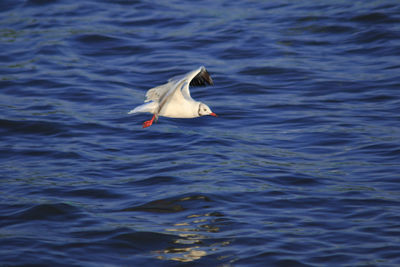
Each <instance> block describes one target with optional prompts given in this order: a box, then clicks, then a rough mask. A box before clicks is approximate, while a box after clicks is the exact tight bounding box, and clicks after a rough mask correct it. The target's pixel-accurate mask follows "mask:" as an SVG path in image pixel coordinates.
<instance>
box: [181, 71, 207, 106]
mask: <svg viewBox="0 0 400 267" xmlns="http://www.w3.org/2000/svg"><path fill="white" fill-rule="evenodd" d="M184 79H186V81H187V82H188V83H187V84H186V85H185V86H183V87H182V95H183V96H184V97H185V98H188V99H191V98H192V97H191V96H190V91H189V86H206V85H213V84H214V82H213V80H212V79H211V76H210V74H209V73H208V71H207V70H206V68H205V67H203V66H201V67H200V68H198V69H196V70H194V71H191V72H189V73H188V74H186V75H185V76H184Z"/></svg>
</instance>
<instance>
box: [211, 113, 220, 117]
mask: <svg viewBox="0 0 400 267" xmlns="http://www.w3.org/2000/svg"><path fill="white" fill-rule="evenodd" d="M210 115H211V116H214V117H218V116H217V114H215V113H214V112H213V113H210Z"/></svg>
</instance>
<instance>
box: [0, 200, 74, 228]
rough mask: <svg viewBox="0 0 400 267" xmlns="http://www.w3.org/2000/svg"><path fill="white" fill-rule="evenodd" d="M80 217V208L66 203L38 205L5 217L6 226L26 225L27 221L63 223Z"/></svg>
mask: <svg viewBox="0 0 400 267" xmlns="http://www.w3.org/2000/svg"><path fill="white" fill-rule="evenodd" d="M79 217H80V211H79V209H78V208H76V207H74V206H71V205H69V204H66V203H56V204H37V205H34V206H32V207H29V208H26V209H24V210H22V211H19V212H17V213H14V214H8V215H7V217H4V218H3V219H4V221H3V223H4V224H9V223H11V222H12V223H13V224H15V223H24V222H25V221H36V220H42V221H49V220H50V221H53V220H54V221H63V220H71V219H77V218H79Z"/></svg>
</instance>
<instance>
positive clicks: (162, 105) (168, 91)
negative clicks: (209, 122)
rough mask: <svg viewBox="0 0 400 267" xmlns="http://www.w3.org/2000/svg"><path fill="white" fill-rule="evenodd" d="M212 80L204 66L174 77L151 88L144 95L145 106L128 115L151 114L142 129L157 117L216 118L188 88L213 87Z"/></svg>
mask: <svg viewBox="0 0 400 267" xmlns="http://www.w3.org/2000/svg"><path fill="white" fill-rule="evenodd" d="M213 84H214V83H213V80H212V79H211V77H210V74H209V73H208V71H207V70H206V68H205V67H204V66H201V67H200V68H198V69H195V70H193V71H191V72H189V73H187V74H184V75H181V76H175V77H173V78H171V79H169V80H168V82H167V83H166V84H163V85H160V86H157V87H154V88H151V89H149V90H148V91H147V93H146V100H145V101H144V102H145V104H142V105H140V106H138V107H136V108H134V109H132V110H131V111H129V112H128V114H135V113H142V112H144V113H147V112H148V113H151V114H153V117H152V118H151V120H148V121H145V122H144V123H143V128H146V127H149V126H151V125H152V124H153V122H154V121H157V119H158V117H159V116H163V117H169V118H196V117H200V116H204V115H211V116H214V117H217V114H215V113H214V112H212V111H211V109H210V108H209V107H208V106H207V105H206V104H204V103H202V102H199V101H196V100H194V99H193V98H192V97H191V96H190V91H189V86H206V85H213Z"/></svg>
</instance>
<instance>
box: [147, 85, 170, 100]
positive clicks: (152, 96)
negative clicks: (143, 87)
mask: <svg viewBox="0 0 400 267" xmlns="http://www.w3.org/2000/svg"><path fill="white" fill-rule="evenodd" d="M171 87H172V84H171V83H170V82H168V83H166V84H163V85H160V86H157V87H154V88H151V89H149V90H148V91H147V93H146V100H145V101H144V102H149V101H154V102H158V101H159V100H160V99H161V98H162V97H163V96H164V95H165V94H166V93H167V92H168V90H169V89H171Z"/></svg>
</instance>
